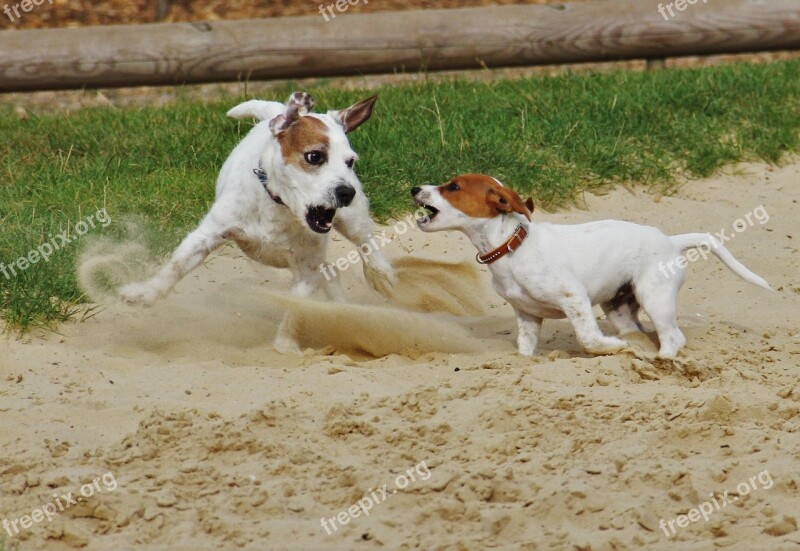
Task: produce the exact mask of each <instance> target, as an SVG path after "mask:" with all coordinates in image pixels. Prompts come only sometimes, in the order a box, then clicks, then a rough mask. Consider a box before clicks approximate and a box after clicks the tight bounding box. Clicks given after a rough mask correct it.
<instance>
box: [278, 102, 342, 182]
mask: <svg viewBox="0 0 800 551" xmlns="http://www.w3.org/2000/svg"><path fill="white" fill-rule="evenodd" d="M278 143H279V144H280V146H281V154H282V155H283V160H284V161H285V162H286V163H287V164H290V165H294V166H296V167H298V168H301V169H303V170H306V171H310V170H313V169H314V167H313V166H311V165H309V164H308V163H307V162H305V159H304V158H303V156H304V154H305V153H306V152H308V151H315V150H318V151H322V152H323V153H325V154H327V153H328V148H329V146H330V140H329V139H328V127H327V126H325V123H324V122H322V121H321V120H319V119H318V118H316V117H308V116H306V117H300V118H299V119H298V120H297V121H296V122H294V123H292V125H291V126H289V128H287V129H286V130H284V131H283V132H281V133H280V134H278Z"/></svg>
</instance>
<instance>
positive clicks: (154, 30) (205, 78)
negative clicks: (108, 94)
mask: <svg viewBox="0 0 800 551" xmlns="http://www.w3.org/2000/svg"><path fill="white" fill-rule="evenodd" d="M689 1H690V0H689ZM681 2H682V3H681ZM328 3H330V2H328ZM675 3H680V5H682V6H683V7H684V9H683V11H678V10H677V8H676V7H675ZM668 4H669V5H670V6H671V8H670V9H671V10H672V12H673V13H674V16H670V15H669V10H667V9H666V6H667V5H668ZM659 6H663V7H664V8H665V9H664V10H663V14H662V13H660V12H659ZM328 18H329V19H330V21H327V22H326V20H325V18H324V17H323V16H322V15H318V16H305V17H283V18H273V19H251V20H243V21H224V22H208V23H196V24H188V23H186V24H151V25H126V26H113V27H84V28H77V29H53V30H33V31H4V32H0V92H8V91H30V90H43V89H66V88H82V87H86V88H96V87H113V86H135V85H159V84H181V83H199V82H221V81H235V80H244V79H285V78H300V77H308V76H333V75H356V74H368V73H385V72H393V71H418V70H420V69H428V70H444V69H469V68H476V67H483V66H489V67H500V66H505V67H508V66H520V65H538V64H551V63H575V62H584V61H604V60H622V59H637V58H638V59H641V58H663V57H673V56H682V55H708V54H722V53H735V52H756V51H769V50H786V49H800V0H708V2H705V3H704V2H703V0H696V3H695V4H689V3H688V1H687V0H675V2H673V1H672V0H664V1H663V4H662V3H659V2H657V1H655V0H636V1H635V2H634V1H629V0H606V1H598V2H587V3H574V4H569V3H568V4H561V5H557V6H553V5H522V6H504V7H488V8H465V9H449V10H421V11H405V12H385V13H371V14H356V13H348V12H345V13H339V14H338V15H337V16H336V17H335V18H331V17H330V15H329V16H328Z"/></svg>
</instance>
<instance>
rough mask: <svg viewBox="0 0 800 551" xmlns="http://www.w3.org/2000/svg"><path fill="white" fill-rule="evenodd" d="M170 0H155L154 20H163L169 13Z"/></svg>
mask: <svg viewBox="0 0 800 551" xmlns="http://www.w3.org/2000/svg"><path fill="white" fill-rule="evenodd" d="M169 7H170V0H157V5H156V21H163V20H164V19H166V18H167V15H169Z"/></svg>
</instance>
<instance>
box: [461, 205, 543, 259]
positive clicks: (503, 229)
mask: <svg viewBox="0 0 800 551" xmlns="http://www.w3.org/2000/svg"><path fill="white" fill-rule="evenodd" d="M520 224H523V225H524V226H525V227H526V228H528V232H530V231H531V229H532V227H533V223H532V222H528V221H527V220H526V219H525V218H524V217H522V216H520V215H518V214H513V213H509V214H501V215H499V216H495V217H494V218H479V219H475V220H474V222H473V223H472V224H470V225H469V226H466V227H464V228H463V229H462V230H461V231H463V232H464V234H465V235H466V236H467V237H468V238H469V240H470V241H472V244H473V245H475V248H476V249H478V252H479V253H480V254H485V253H487V252H489V251H492V250H494V249H495V248H497V247H499V246H500V245H501V244H502V243H504V242H506V241H508V240H509V239H510V238H511V236H512V235H513V234H514V231H515V230H516V229H517V226H519V225H520Z"/></svg>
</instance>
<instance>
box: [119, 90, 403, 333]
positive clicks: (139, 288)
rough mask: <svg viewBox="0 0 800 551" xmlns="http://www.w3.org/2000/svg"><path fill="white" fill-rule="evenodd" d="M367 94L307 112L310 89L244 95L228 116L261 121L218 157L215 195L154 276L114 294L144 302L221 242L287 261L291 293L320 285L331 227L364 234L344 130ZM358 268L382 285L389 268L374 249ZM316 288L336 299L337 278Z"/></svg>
mask: <svg viewBox="0 0 800 551" xmlns="http://www.w3.org/2000/svg"><path fill="white" fill-rule="evenodd" d="M376 100H377V97H376V96H373V97H371V98H369V99H366V100H364V101H362V102H359V103H356V104H355V105H353V106H351V107H348V108H347V109H343V110H341V111H329V112H327V113H325V114H316V113H314V114H312V113H310V111H311V110H312V109H313V106H314V102H313V100H312V99H311V97H310V96H309V95H308V94H305V93H301V92H297V93H295V94H293V95H292V96H291V98H290V99H289V102H288V103H287V104H283V103H278V102H274V101H258V100H252V101H248V102H245V103H242V104H240V105H238V106H236V107H234V108H233V109H231V110H230V111H229V112H228V116H230V117H233V118H237V119H244V118H251V117H252V118H255V119H258V120H259V121H261V122H259V123H258V124H256V126H255V127H254V128H253V129H252V130H251V131H250V133H249V134H248V135H247V136H246V137H245V138H244V139H243V140H242V141H241V142H240V143H239V145H238V146H237V147H236V148H235V149H234V150H233V152H232V153H231V155H230V156H229V157H228V159H227V161H226V162H225V164H224V165H223V167H222V170H221V172H220V175H219V178H218V180H217V191H216V200H215V202H214V204H213V205H212V207H211V210H210V211H209V212H208V214H206V216H205V218H203V220H202V222H200V225H199V226H198V228H197V229H196V230H194V231H193V232H191V233H190V234H189V235H188V236H187V237H186V238H185V239H184V240H183V242H182V243H181V244H180V245H179V246H178V248H177V250H176V251H175V252H174V253H173V254H172V257H171V258H170V259H169V261H168V262H167V263H166V264H165V265H164V266H163V267H162V268H161V269H160V270H159V271H158V273H157V274H156V275H155V276H153V277H152V278H151V279H149V280H148V281H146V282H143V283H133V284H130V285H126V286H124V287H123V288H122V289H121V290H120V296H121V298H122V300H123V301H124V302H126V303H128V304H141V305H150V304H153V303H154V302H155V301H156V300H157V299H159V298H161V297H163V296H165V295H166V294H167V293H168V292H169V291H170V290H171V289H172V288H173V287H174V286H175V284H176V283H178V281H179V280H180V279H181V278H182V277H184V276H185V275H186V274H187V273H189V272H190V271H191V270H193V269H194V268H196V267H197V266H199V265H200V264H201V263H202V262H203V261H204V260H205V258H206V257H207V256H208V255H209V253H211V252H212V251H213V250H214V249H216V248H217V247H219V246H220V245H222V244H223V243H224V242H226V241H227V240H233V241H234V242H235V243H236V244H237V245H238V246H239V248H241V250H242V251H243V252H244V253H245V254H246V255H247V256H249V257H250V258H252V259H254V260H257V261H258V262H261V263H262V264H265V265H267V266H273V267H276V268H289V269H290V270H291V271H292V275H293V278H294V279H293V285H292V289H291V294H292V295H293V296H296V297H308V296H310V295H312V294H313V293H314V292H315V291H316V290H317V289H318V288H320V287H321V286H322V284H323V283H324V281H323V276H322V274H321V272H320V271H319V269H318V267H319V266H320V265H321V264H323V263H324V261H325V253H326V250H327V245H328V236H327V234H328V232H330V230H331V228H336V230H337V231H338V232H339V233H341V234H342V235H343V236H344V237H346V238H347V239H348V240H350V241H351V242H353V243H354V244H356V245H359V246H360V245H366V244H368V243H369V242H370V240H371V239H372V231H373V222H372V219H371V218H370V214H369V201H368V200H367V197H366V195H364V191H363V189H362V186H361V182H360V181H359V179H358V177H357V176H356V173H355V171H354V170H353V167H354V164H355V162H356V160H357V159H358V156H357V155H356V153H355V152H354V151H353V149H352V148H351V147H350V142H349V141H348V139H347V134H348V133H350V132H352V131H353V130H355V129H356V128H358V127H359V126H361V125H362V124H364V123H365V122H366V121H367V120H368V119H369V118H370V116H371V115H372V109H373V106H374V105H375V101H376ZM363 269H364V276H365V277H366V279H367V281H369V283H370V284H371V285H372V287H373V288H375V289H376V290H377V291H379V292H380V293H382V294H387V293H389V292H390V290H391V287H392V286H393V285H394V283H395V281H396V278H395V274H394V271H393V269H392V267H391V265H390V264H389V263H388V262H387V261H386V260H385V258H384V257H383V255H382V254H381V252H380V251H379V250H374V251H373V253H372V254H371V255H370V256H369V257H368V259H366V261H365V262H364V263H363ZM325 289H326V291H327V293H328V296H329V298H331V299H333V300H336V301H341V300H343V298H344V297H343V292H342V290H341V287H340V284H339V282H338V279H337V278H333V279H332V280H331V281H330V282H329V284H328V285H327V286H326V287H325ZM279 344H280V343H278V342H277V341H276V346H277V345H279ZM283 344H284V345H288V344H289V343H283ZM279 348H281V346H279ZM283 348H286V346H283Z"/></svg>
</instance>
